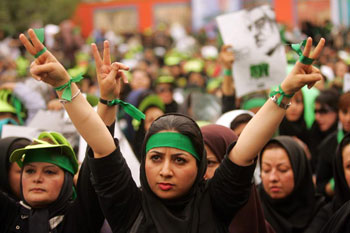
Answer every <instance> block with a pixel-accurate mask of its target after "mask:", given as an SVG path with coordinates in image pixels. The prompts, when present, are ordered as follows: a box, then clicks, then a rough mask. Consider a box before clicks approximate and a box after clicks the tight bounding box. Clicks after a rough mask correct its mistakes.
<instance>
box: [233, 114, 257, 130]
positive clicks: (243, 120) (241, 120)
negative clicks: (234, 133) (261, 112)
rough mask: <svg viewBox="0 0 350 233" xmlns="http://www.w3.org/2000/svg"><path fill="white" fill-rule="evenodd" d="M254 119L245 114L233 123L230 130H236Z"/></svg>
mask: <svg viewBox="0 0 350 233" xmlns="http://www.w3.org/2000/svg"><path fill="white" fill-rule="evenodd" d="M252 118H253V117H252V116H251V115H249V114H248V113H243V114H241V115H239V116H238V117H236V118H235V119H234V120H233V121H231V125H230V128H231V129H232V130H235V129H236V128H237V127H238V126H239V125H241V124H244V123H248V122H249V121H250V120H251V119H252Z"/></svg>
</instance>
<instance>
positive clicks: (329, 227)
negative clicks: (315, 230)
mask: <svg viewBox="0 0 350 233" xmlns="http://www.w3.org/2000/svg"><path fill="white" fill-rule="evenodd" d="M349 219H350V201H347V202H346V203H345V204H344V205H343V206H342V207H341V208H340V209H339V210H338V211H337V212H335V214H334V215H333V216H332V217H331V219H329V221H328V222H327V223H326V225H325V226H324V227H323V228H322V230H321V233H348V232H350V221H349Z"/></svg>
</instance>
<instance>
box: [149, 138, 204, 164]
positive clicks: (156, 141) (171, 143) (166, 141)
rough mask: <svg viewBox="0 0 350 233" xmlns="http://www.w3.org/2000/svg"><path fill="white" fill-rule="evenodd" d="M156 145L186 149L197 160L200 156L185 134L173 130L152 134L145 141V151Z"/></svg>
mask: <svg viewBox="0 0 350 233" xmlns="http://www.w3.org/2000/svg"><path fill="white" fill-rule="evenodd" d="M156 147H172V148H177V149H180V150H184V151H187V152H188V153H190V154H191V155H192V156H193V157H195V158H196V159H197V160H198V161H200V158H199V156H198V154H197V152H196V150H195V148H194V146H193V144H192V141H191V139H190V138H189V137H187V136H186V135H183V134H180V133H175V132H163V133H156V134H153V135H152V136H151V137H150V138H149V139H148V141H147V144H146V153H147V152H148V151H149V150H150V149H153V148H156Z"/></svg>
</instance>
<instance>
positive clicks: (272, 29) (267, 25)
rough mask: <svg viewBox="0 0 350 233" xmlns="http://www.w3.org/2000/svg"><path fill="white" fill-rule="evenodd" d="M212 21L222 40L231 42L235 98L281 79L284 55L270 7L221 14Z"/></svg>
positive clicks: (226, 42)
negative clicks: (233, 59)
mask: <svg viewBox="0 0 350 233" xmlns="http://www.w3.org/2000/svg"><path fill="white" fill-rule="evenodd" d="M216 20H217V23H218V27H219V30H220V33H221V36H222V39H223V41H224V43H225V44H228V45H231V46H232V48H233V52H234V54H235V62H234V64H233V78H234V81H235V87H236V95H237V96H238V97H240V96H243V95H246V94H248V93H251V92H255V91H259V90H265V89H269V88H271V87H273V86H276V85H278V84H280V83H281V82H282V81H283V79H284V78H285V76H286V69H287V61H286V55H285V51H284V46H283V44H282V42H281V38H280V34H279V29H278V26H277V23H276V21H275V13H274V11H273V9H272V8H271V7H270V6H268V5H264V6H260V7H256V8H253V9H250V10H241V11H237V12H234V13H230V14H225V15H221V16H218V17H217V18H216Z"/></svg>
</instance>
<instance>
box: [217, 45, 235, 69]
mask: <svg viewBox="0 0 350 233" xmlns="http://www.w3.org/2000/svg"><path fill="white" fill-rule="evenodd" d="M234 61H235V55H234V53H233V52H232V47H231V46H230V45H223V46H222V47H221V50H220V54H219V62H220V63H221V64H222V65H223V66H224V68H225V69H230V70H231V69H232V64H233V62H234Z"/></svg>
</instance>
